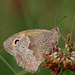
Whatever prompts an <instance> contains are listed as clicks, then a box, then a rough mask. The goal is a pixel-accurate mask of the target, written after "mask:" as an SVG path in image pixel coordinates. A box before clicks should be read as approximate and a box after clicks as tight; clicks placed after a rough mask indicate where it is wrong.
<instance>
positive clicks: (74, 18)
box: [70, 13, 75, 41]
mask: <svg viewBox="0 0 75 75" xmlns="http://www.w3.org/2000/svg"><path fill="white" fill-rule="evenodd" d="M74 20H75V13H74V17H73V23H72V28H71V35H70V41H71V39H72V31H73V27H74Z"/></svg>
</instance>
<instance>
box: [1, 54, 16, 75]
mask: <svg viewBox="0 0 75 75" xmlns="http://www.w3.org/2000/svg"><path fill="white" fill-rule="evenodd" d="M0 59H2V60H3V62H4V63H5V64H6V65H7V66H8V67H9V68H10V69H11V70H12V71H13V72H14V74H17V73H16V71H15V70H14V69H13V68H12V67H11V66H10V65H9V64H8V62H7V61H6V60H5V59H4V58H3V57H2V56H1V55H0Z"/></svg>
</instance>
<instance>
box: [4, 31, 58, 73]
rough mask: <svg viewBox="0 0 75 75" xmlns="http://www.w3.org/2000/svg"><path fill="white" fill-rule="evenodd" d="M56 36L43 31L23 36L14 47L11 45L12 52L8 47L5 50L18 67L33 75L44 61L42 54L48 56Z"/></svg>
mask: <svg viewBox="0 0 75 75" xmlns="http://www.w3.org/2000/svg"><path fill="white" fill-rule="evenodd" d="M57 36H58V34H56V35H54V34H53V32H51V31H47V30H46V31H45V30H43V31H39V32H36V33H34V34H28V35H26V36H24V37H23V38H21V39H20V40H19V41H18V42H17V43H16V44H15V45H14V44H12V45H13V48H12V50H11V48H10V47H9V46H8V47H9V48H10V49H7V48H5V49H7V51H8V52H9V53H11V54H12V55H13V56H14V57H15V59H16V61H17V63H18V65H19V66H22V68H24V69H25V70H28V71H30V72H33V73H35V72H37V71H38V69H39V67H40V65H41V64H42V62H43V61H44V60H45V58H44V57H43V54H49V53H50V51H51V50H52V49H53V46H54V43H55V41H56V40H58V37H57ZM5 44H7V43H6V42H5V43H4V46H5ZM5 47H6V46H5Z"/></svg>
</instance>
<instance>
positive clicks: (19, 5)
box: [0, 0, 75, 75]
mask: <svg viewBox="0 0 75 75" xmlns="http://www.w3.org/2000/svg"><path fill="white" fill-rule="evenodd" d="M74 13H75V0H0V75H15V72H16V73H17V75H35V74H32V73H30V72H28V71H25V70H23V69H22V68H21V67H19V66H18V65H17V64H16V61H15V60H14V58H13V56H11V55H10V54H9V53H7V52H6V51H5V50H4V48H3V42H4V40H6V39H7V38H8V37H9V36H11V35H13V34H15V33H17V32H20V31H23V30H28V29H49V30H51V29H52V28H53V27H55V16H56V23H57V22H58V21H59V20H60V19H61V18H62V17H64V16H68V17H67V18H65V19H64V20H63V21H61V22H60V23H59V29H60V33H61V34H62V35H63V36H64V37H66V36H67V34H69V33H70V32H71V27H72V23H73V17H74ZM74 29H75V25H74V27H73V35H72V40H75V30H74ZM59 46H60V47H62V48H63V47H64V42H63V40H62V39H61V38H60V40H59ZM3 59H4V60H3ZM5 60H6V61H7V63H6V62H5ZM8 65H10V66H11V67H12V68H13V70H11V69H10V68H9V67H10V66H8ZM50 73H51V70H45V68H44V67H41V68H40V72H38V73H36V75H51V74H50ZM59 75H62V71H61V72H60V73H59ZM67 75H75V73H74V72H72V71H70V70H68V71H67Z"/></svg>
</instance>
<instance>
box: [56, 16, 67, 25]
mask: <svg viewBox="0 0 75 75" xmlns="http://www.w3.org/2000/svg"><path fill="white" fill-rule="evenodd" d="M66 17H67V16H64V17H63V18H62V19H61V20H60V21H58V22H57V23H56V26H57V24H59V23H60V22H61V21H62V20H63V19H64V18H66Z"/></svg>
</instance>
